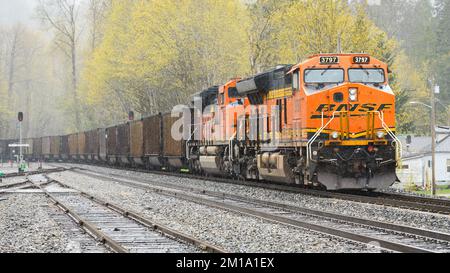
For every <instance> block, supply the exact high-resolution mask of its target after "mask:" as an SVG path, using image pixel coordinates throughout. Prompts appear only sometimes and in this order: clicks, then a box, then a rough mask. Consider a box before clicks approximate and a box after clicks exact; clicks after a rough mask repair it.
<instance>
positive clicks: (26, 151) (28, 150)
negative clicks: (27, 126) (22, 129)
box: [23, 138, 33, 160]
mask: <svg viewBox="0 0 450 273" xmlns="http://www.w3.org/2000/svg"><path fill="white" fill-rule="evenodd" d="M23 143H24V144H27V145H28V147H25V148H23V155H24V159H25V160H31V159H32V158H33V139H30V138H29V139H25V140H24V141H23Z"/></svg>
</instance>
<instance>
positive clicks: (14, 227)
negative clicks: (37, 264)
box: [0, 194, 107, 253]
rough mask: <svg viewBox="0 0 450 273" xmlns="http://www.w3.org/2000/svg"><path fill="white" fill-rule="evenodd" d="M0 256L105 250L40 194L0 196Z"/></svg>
mask: <svg viewBox="0 0 450 273" xmlns="http://www.w3.org/2000/svg"><path fill="white" fill-rule="evenodd" d="M0 223H1V224H0V252H1V253H82V252H96V253H98V252H107V250H106V249H105V248H104V247H103V246H101V245H97V243H96V242H95V241H94V240H93V239H92V238H91V237H89V236H88V235H86V234H84V233H82V231H81V230H80V229H79V228H78V227H77V226H76V225H75V223H73V222H72V220H71V219H69V218H68V216H66V215H65V214H63V213H62V212H61V211H60V210H59V209H57V208H56V207H54V206H53V205H50V202H49V200H48V199H47V198H46V197H45V196H44V195H43V194H7V195H1V196H0Z"/></svg>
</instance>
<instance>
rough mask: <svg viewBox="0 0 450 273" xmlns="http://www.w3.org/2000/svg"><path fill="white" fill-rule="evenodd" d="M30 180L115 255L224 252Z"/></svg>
mask: <svg viewBox="0 0 450 273" xmlns="http://www.w3.org/2000/svg"><path fill="white" fill-rule="evenodd" d="M46 178H47V182H45V183H44V184H46V185H48V184H53V183H56V184H58V185H60V186H61V187H63V188H69V189H71V190H74V189H72V188H70V187H68V186H67V185H65V184H63V183H61V182H59V181H56V180H53V179H50V178H48V177H46ZM30 179H31V178H30ZM30 181H31V183H32V184H33V185H34V186H35V187H37V188H39V189H40V190H41V191H42V192H43V193H44V194H45V195H46V196H47V197H48V198H50V199H51V200H52V201H53V202H54V204H55V205H56V206H57V207H58V208H60V209H61V210H62V211H63V212H64V213H66V214H67V215H68V216H69V217H70V218H71V219H72V220H74V221H75V222H76V223H77V224H78V225H79V226H81V227H82V228H83V229H84V230H85V231H86V232H87V233H88V234H89V235H91V236H92V237H94V238H95V239H96V240H98V241H100V242H101V243H103V244H105V245H106V246H107V247H108V248H109V249H110V250H112V251H114V252H117V253H128V252H132V253H184V252H192V251H193V250H194V251H195V250H199V251H202V252H219V253H224V252H225V250H223V249H221V248H219V247H216V246H213V245H210V244H208V243H205V242H203V241H201V240H198V239H196V238H193V237H190V236H188V235H185V234H183V233H181V232H178V231H174V230H171V229H169V228H167V227H165V226H163V225H159V224H157V223H154V222H152V221H150V220H148V219H146V218H145V217H143V216H141V215H139V214H137V213H135V212H132V211H129V210H126V209H124V208H122V207H120V206H118V205H114V204H111V203H109V202H105V201H103V200H101V199H99V198H97V197H94V196H92V195H89V194H87V193H83V192H78V191H77V192H76V193H50V192H49V191H48V190H47V189H46V188H45V186H43V185H44V184H39V183H38V182H34V181H32V180H30Z"/></svg>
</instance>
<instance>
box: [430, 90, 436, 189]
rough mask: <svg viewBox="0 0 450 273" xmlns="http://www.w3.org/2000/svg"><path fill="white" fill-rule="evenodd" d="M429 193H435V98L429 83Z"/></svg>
mask: <svg viewBox="0 0 450 273" xmlns="http://www.w3.org/2000/svg"><path fill="white" fill-rule="evenodd" d="M430 90H431V194H432V195H433V196H435V195H436V99H435V96H434V92H435V90H434V86H433V84H431V88H430Z"/></svg>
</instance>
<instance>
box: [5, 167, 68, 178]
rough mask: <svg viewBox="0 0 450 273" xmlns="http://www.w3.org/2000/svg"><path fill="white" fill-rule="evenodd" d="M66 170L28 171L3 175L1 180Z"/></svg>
mask: <svg viewBox="0 0 450 273" xmlns="http://www.w3.org/2000/svg"><path fill="white" fill-rule="evenodd" d="M67 170H68V169H66V168H55V169H43V170H37V171H30V172H24V173H9V174H5V176H3V177H1V178H4V179H6V178H13V177H21V176H30V175H38V174H49V173H56V172H64V171H67Z"/></svg>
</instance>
